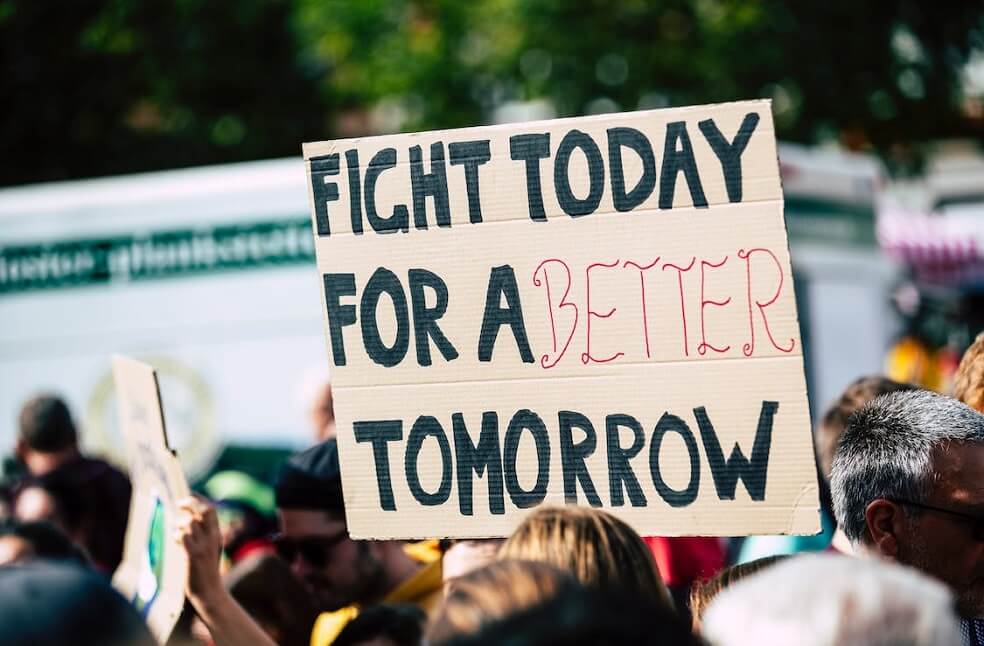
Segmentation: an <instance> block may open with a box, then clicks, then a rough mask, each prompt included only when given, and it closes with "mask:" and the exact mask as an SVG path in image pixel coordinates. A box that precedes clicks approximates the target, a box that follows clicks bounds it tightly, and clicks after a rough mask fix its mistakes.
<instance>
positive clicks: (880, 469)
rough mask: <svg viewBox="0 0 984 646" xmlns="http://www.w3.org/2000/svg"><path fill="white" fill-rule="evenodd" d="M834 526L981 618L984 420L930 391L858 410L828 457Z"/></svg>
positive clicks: (880, 400)
mask: <svg viewBox="0 0 984 646" xmlns="http://www.w3.org/2000/svg"><path fill="white" fill-rule="evenodd" d="M831 494H832V496H833V500H834V512H835V514H836V516H837V522H838V524H839V525H840V527H841V528H842V529H843V531H844V533H845V534H846V535H847V538H848V539H850V541H851V542H852V543H853V544H855V545H860V546H863V547H864V548H865V550H866V551H872V552H875V553H877V554H880V555H882V556H884V557H887V558H889V559H892V560H896V561H899V562H901V563H905V564H907V565H911V566H913V567H916V568H918V569H920V570H923V571H924V572H926V573H927V574H930V575H931V576H933V577H935V578H937V579H939V580H941V581H943V582H944V583H946V584H948V585H949V586H950V587H951V588H952V589H953V591H954V594H955V595H956V598H957V603H958V608H959V610H960V611H961V613H962V614H964V615H965V616H981V615H984V415H981V414H980V413H978V412H976V411H974V410H972V409H971V408H969V407H968V406H966V405H965V404H962V403H960V402H958V401H956V400H955V399H950V398H949V397H943V396H942V395H937V394H935V393H931V392H928V391H923V390H917V391H911V392H901V393H892V394H889V395H883V396H881V397H878V398H877V399H875V400H873V401H871V402H870V403H868V404H867V405H866V406H864V407H863V408H861V410H859V411H858V412H857V413H856V414H855V415H854V416H853V417H852V418H851V422H850V424H849V425H848V428H847V430H846V431H845V432H844V435H843V437H842V438H841V441H840V446H839V447H838V449H837V454H836V455H835V457H834V464H833V471H832V477H831Z"/></svg>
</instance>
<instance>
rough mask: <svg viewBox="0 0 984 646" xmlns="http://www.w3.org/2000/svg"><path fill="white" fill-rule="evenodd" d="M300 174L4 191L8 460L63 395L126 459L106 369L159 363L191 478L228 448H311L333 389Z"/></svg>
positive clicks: (246, 173) (2, 399)
mask: <svg viewBox="0 0 984 646" xmlns="http://www.w3.org/2000/svg"><path fill="white" fill-rule="evenodd" d="M306 195H307V191H306V188H305V174H304V166H303V162H302V161H301V160H300V159H299V158H297V159H284V160H275V161H263V162H252V163H244V164H231V165H225V166H216V167H206V168H197V169H188V170H176V171H168V172H160V173H150V174H145V175H132V176H126V177H117V178H108V179H95V180H85V181H76V182H63V183H54V184H39V185H34V186H25V187H19V188H11V189H5V190H0V452H2V453H7V452H9V451H10V450H11V449H12V447H13V442H14V438H15V433H16V418H17V414H18V411H19V409H20V406H21V404H22V403H23V402H24V401H25V400H26V399H27V398H28V397H30V396H31V395H33V394H35V393H37V392H38V391H41V390H47V391H54V392H57V393H60V394H62V395H63V396H64V397H65V398H66V399H67V401H68V403H69V404H70V406H71V408H72V410H73V411H74V413H75V415H76V418H77V421H78V422H79V423H80V426H81V428H82V429H83V441H84V444H85V445H86V446H87V447H88V448H89V449H90V450H93V451H95V452H98V453H102V454H106V455H108V456H110V457H113V458H116V459H122V455H121V453H120V451H121V448H120V442H119V439H118V436H117V434H116V430H115V414H116V411H115V403H114V402H113V397H112V393H113V388H112V379H111V375H110V356H111V355H112V354H113V353H125V354H129V355H132V356H135V357H138V358H141V359H144V360H147V361H149V362H150V363H152V364H153V365H154V366H156V367H157V368H158V370H159V373H160V375H161V382H162V385H161V389H162V395H163V399H164V405H165V416H166V421H167V424H168V426H169V431H170V433H169V434H170V436H171V439H172V444H174V445H175V446H176V448H177V449H178V451H179V454H180V456H181V459H182V462H183V464H184V465H185V468H186V470H187V471H188V475H189V477H190V478H192V479H194V478H196V477H197V476H199V475H201V474H202V473H203V472H205V471H206V470H207V469H208V468H209V467H210V466H211V464H212V462H213V461H214V459H215V458H216V456H217V454H218V452H219V450H220V448H221V445H222V444H223V443H226V442H230V441H234V442H235V443H237V444H246V445H258V446H271V445H272V446H281V447H285V448H292V447H298V446H302V445H304V444H305V443H307V442H309V441H310V440H311V438H312V434H313V431H312V430H311V428H310V423H309V422H308V419H307V406H308V405H309V400H310V398H311V397H312V396H313V393H314V392H315V390H316V389H317V387H318V384H320V383H321V382H323V381H324V380H325V379H327V376H328V368H327V365H328V358H327V352H326V348H325V342H324V336H323V333H322V323H321V313H320V304H319V303H320V297H319V293H318V290H319V281H318V276H317V271H316V269H315V265H314V246H313V239H312V236H311V224H310V215H309V207H308V202H307V197H306Z"/></svg>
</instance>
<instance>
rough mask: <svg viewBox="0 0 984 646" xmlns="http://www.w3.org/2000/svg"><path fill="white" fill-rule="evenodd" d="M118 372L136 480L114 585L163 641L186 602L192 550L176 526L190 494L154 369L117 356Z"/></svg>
mask: <svg viewBox="0 0 984 646" xmlns="http://www.w3.org/2000/svg"><path fill="white" fill-rule="evenodd" d="M113 378H114V380H115V381H116V398H117V409H118V412H119V422H120V429H121V430H122V433H123V439H124V442H125V444H126V454H127V463H128V466H129V471H130V482H131V484H132V485H133V494H132V497H131V500H130V517H129V520H128V521H127V528H126V544H125V547H124V551H123V562H122V563H120V566H119V568H117V570H116V573H115V574H114V575H113V585H114V586H115V587H116V589H117V590H119V591H120V593H121V594H122V595H123V596H125V597H126V598H127V599H129V600H130V602H131V603H132V604H133V605H134V607H135V608H136V609H137V611H138V612H139V613H140V614H141V616H142V617H143V618H144V619H145V620H146V621H147V625H148V626H149V627H150V630H151V632H152V633H153V634H154V637H156V638H157V641H158V642H160V643H162V644H163V643H164V642H166V641H167V638H168V636H169V635H170V634H171V630H172V629H173V628H174V624H175V622H177V620H178V617H179V616H180V615H181V610H182V609H183V608H184V599H185V595H184V589H185V581H186V580H187V577H188V557H187V554H186V553H185V551H184V547H182V546H181V545H180V544H179V543H178V542H177V541H175V540H174V533H175V530H176V529H177V525H176V519H177V516H178V510H177V506H176V503H177V501H178V500H180V499H182V498H185V497H187V496H188V495H189V489H188V483H187V482H186V481H185V477H184V473H183V472H182V470H181V464H180V463H179V462H178V458H177V457H176V456H175V455H174V452H173V451H171V449H170V447H169V446H168V443H167V433H166V431H165V428H164V413H163V409H162V408H161V398H160V389H159V387H158V382H157V374H156V373H155V372H154V369H153V368H152V367H150V366H148V365H146V364H144V363H140V362H139V361H134V360H133V359H130V358H128V357H122V356H115V357H113Z"/></svg>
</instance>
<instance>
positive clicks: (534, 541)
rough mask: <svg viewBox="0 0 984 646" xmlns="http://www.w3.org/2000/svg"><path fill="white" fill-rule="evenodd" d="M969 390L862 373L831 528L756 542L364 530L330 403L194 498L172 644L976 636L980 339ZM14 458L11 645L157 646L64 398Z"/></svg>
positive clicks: (8, 496)
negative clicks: (268, 466)
mask: <svg viewBox="0 0 984 646" xmlns="http://www.w3.org/2000/svg"><path fill="white" fill-rule="evenodd" d="M955 383H956V388H955V391H954V392H953V393H951V394H950V395H942V394H937V393H933V392H929V391H926V390H921V389H918V388H915V387H913V386H910V385H907V384H900V383H896V382H893V381H891V380H889V379H887V378H884V377H881V376H868V377H864V378H861V379H859V380H857V381H856V382H854V383H852V384H851V385H850V386H848V388H847V389H846V390H845V392H844V394H843V395H842V396H841V397H840V398H839V399H838V400H837V401H836V402H834V403H833V404H832V405H831V407H830V408H829V410H828V411H827V412H826V413H825V414H824V415H823V416H822V417H821V418H820V420H819V423H818V425H817V429H816V432H815V447H816V454H817V465H818V476H819V480H820V483H821V515H822V518H823V523H822V524H823V531H822V532H821V533H820V534H818V535H817V536H812V537H789V536H776V537H765V536H761V537H748V538H745V539H718V538H671V539H668V538H660V537H641V536H639V535H638V534H637V533H636V532H635V531H634V530H633V529H632V528H631V527H630V526H628V525H627V524H626V523H624V522H623V521H621V520H620V519H619V518H618V517H616V516H615V515H612V514H610V513H607V512H605V511H602V510H600V509H595V508H589V507H576V506H564V507H554V506H543V507H539V508H536V509H534V510H531V511H530V512H529V513H528V514H527V515H526V516H525V517H524V519H523V521H522V522H521V523H520V524H519V526H518V527H517V528H516V529H515V531H514V532H513V533H512V534H511V535H510V536H509V537H507V538H505V539H480V540H454V541H449V540H442V541H437V540H430V541H419V542H406V541H394V540H379V541H358V540H352V539H351V538H350V537H349V535H348V532H347V529H346V521H345V501H344V497H343V495H342V480H341V473H340V467H339V459H338V451H337V445H336V441H335V439H334V437H333V435H334V432H335V426H334V422H333V419H332V415H331V397H330V391H328V390H326V391H325V394H324V396H323V397H322V398H321V399H320V400H319V403H318V405H317V406H316V407H315V414H314V419H315V423H316V425H317V428H318V429H319V432H320V433H321V434H322V435H323V437H322V438H321V439H320V441H318V442H317V443H316V444H314V445H313V446H311V447H310V448H308V449H306V450H303V451H300V452H298V453H296V454H294V455H292V456H291V457H290V458H289V459H287V460H286V461H285V463H284V464H283V465H281V467H280V469H279V473H278V475H277V477H276V479H275V481H273V482H270V483H266V482H262V481H260V480H258V479H255V478H252V477H250V476H248V475H246V474H244V473H239V472H222V473H218V474H215V475H214V476H212V477H211V478H210V479H209V480H208V481H207V482H206V483H205V485H204V486H203V487H202V491H201V494H200V495H196V496H194V497H191V498H188V499H185V500H182V501H181V504H180V508H181V516H180V519H179V523H178V525H179V527H178V532H177V535H176V536H174V537H173V540H175V541H178V542H180V543H181V544H182V545H183V546H184V549H185V551H186V553H187V556H188V561H189V568H188V580H187V587H186V597H187V603H186V608H185V612H184V613H183V616H182V619H181V621H179V624H178V626H177V628H176V629H175V630H174V632H173V634H172V636H171V638H170V640H169V642H168V643H171V644H180V645H184V644H188V645H190V644H216V645H218V646H233V645H235V646H252V645H270V644H280V645H283V646H295V645H296V646H302V645H306V644H311V645H312V646H327V645H329V644H335V645H336V646H351V645H354V644H362V645H370V644H371V645H377V646H404V645H406V646H410V645H418V644H429V645H433V646H439V645H466V644H515V645H517V646H519V645H525V644H557V645H560V644H612V645H615V644H666V645H677V644H680V645H699V644H709V645H717V646H744V645H746V644H748V645H752V644H756V645H761V644H806V645H814V644H815V645H817V646H821V645H834V644H848V645H882V644H885V645H887V644H908V645H913V646H916V645H919V646H922V645H926V646H929V645H954V646H961V645H975V646H976V645H984V414H982V412H984V334H982V335H981V336H980V337H978V339H977V341H976V342H975V343H974V344H973V345H972V346H971V348H970V349H969V350H968V351H967V353H966V354H965V355H964V358H963V360H962V362H961V364H960V367H959V370H958V373H957V378H956V382H955ZM951 395H952V396H951ZM15 451H16V455H17V457H18V459H19V462H20V463H21V464H22V465H23V468H24V470H25V473H24V475H23V476H22V477H20V478H18V479H17V480H16V481H14V482H9V483H7V486H6V488H5V490H4V492H5V495H4V497H3V500H2V506H0V515H2V516H3V520H2V521H0V642H2V643H4V644H32V645H33V644H70V643H71V644H152V643H154V640H153V638H152V637H151V635H150V633H149V632H148V630H147V628H146V626H145V625H144V623H143V621H142V620H141V618H140V617H139V615H138V614H137V613H136V611H135V610H134V609H133V608H132V607H131V606H130V604H129V603H128V602H127V601H126V600H125V599H123V598H122V597H121V596H119V594H117V593H116V592H115V591H114V590H113V589H112V587H111V586H110V584H109V578H108V577H109V575H111V573H112V572H113V570H114V569H115V567H116V566H117V565H118V564H119V563H120V559H121V556H122V547H123V540H124V535H125V528H126V515H127V509H128V504H129V497H130V495H131V491H130V486H129V483H128V480H127V477H126V476H125V475H124V474H123V473H121V472H120V471H119V470H117V469H116V468H114V467H112V466H110V465H109V464H107V463H106V462H104V461H102V460H99V459H95V458H90V457H86V456H83V455H82V452H81V451H80V450H79V444H78V436H77V431H76V428H75V426H74V424H73V422H72V417H71V415H70V412H69V410H68V408H67V407H66V406H65V404H64V403H63V402H62V401H61V400H59V399H58V398H57V397H55V396H51V395H41V396H38V397H36V398H34V399H32V400H31V401H29V402H27V403H26V404H25V406H24V408H23V412H22V414H21V417H20V420H19V433H18V440H17V446H16V449H15Z"/></svg>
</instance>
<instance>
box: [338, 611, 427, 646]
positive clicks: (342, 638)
mask: <svg viewBox="0 0 984 646" xmlns="http://www.w3.org/2000/svg"><path fill="white" fill-rule="evenodd" d="M426 621H427V615H426V614H425V613H424V611H423V610H421V609H420V608H418V607H417V606H412V605H409V604H405V603H403V604H400V603H380V604H378V605H375V606H368V607H366V608H363V609H362V610H361V611H360V612H359V616H358V617H356V618H355V619H353V620H352V621H350V622H349V623H348V624H346V625H345V628H343V629H342V632H340V633H338V637H336V638H335V641H333V642H332V643H331V644H332V646H360V645H361V646H419V644H420V641H421V639H422V638H423V636H424V622H426Z"/></svg>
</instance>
